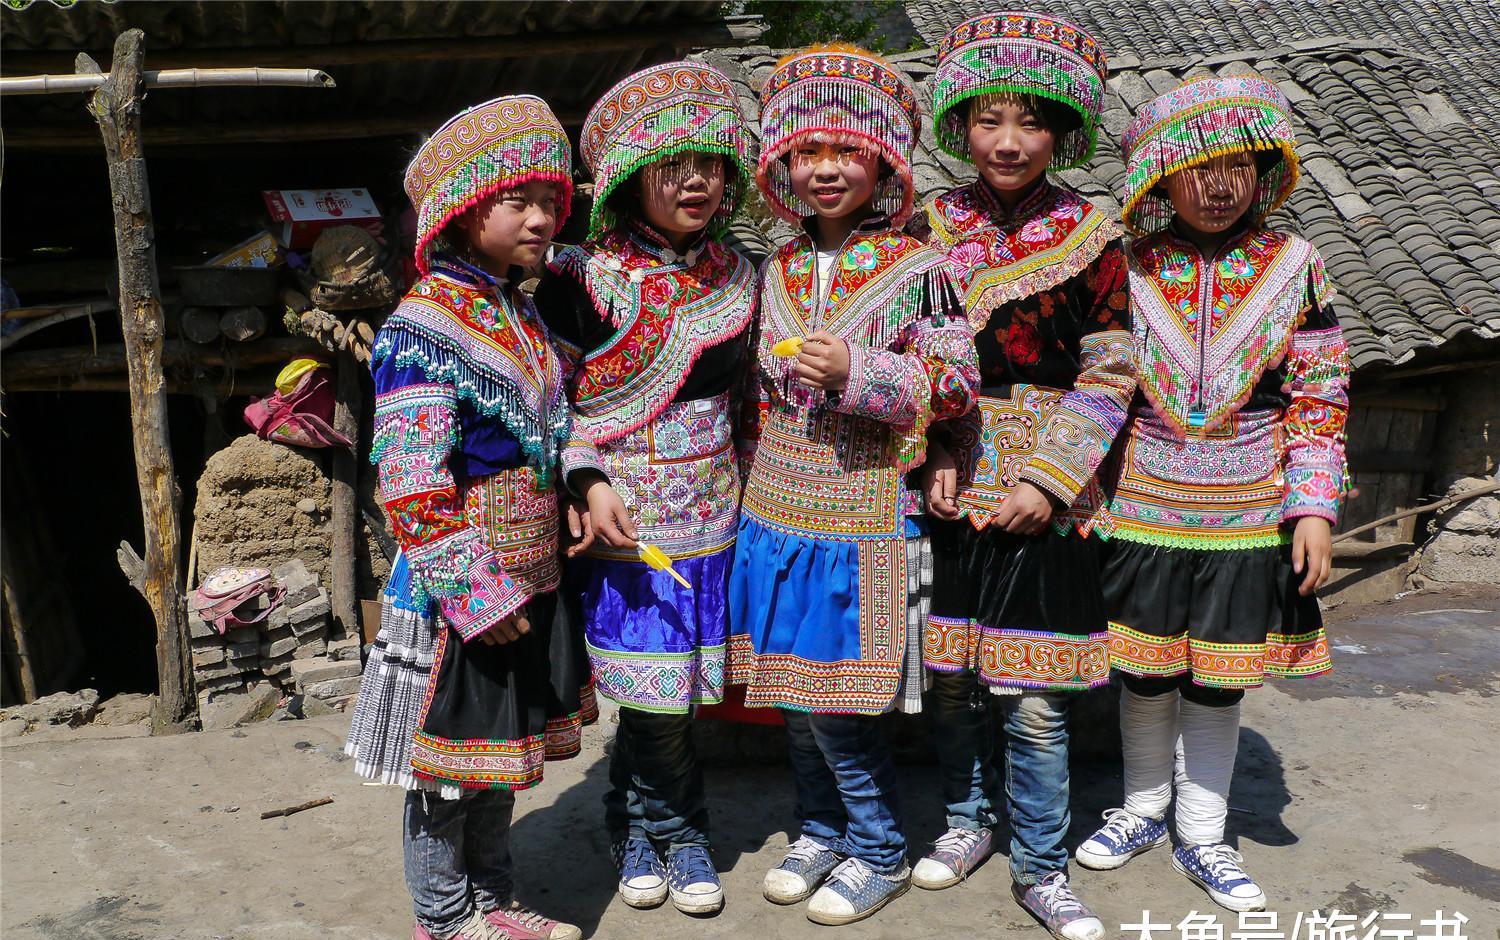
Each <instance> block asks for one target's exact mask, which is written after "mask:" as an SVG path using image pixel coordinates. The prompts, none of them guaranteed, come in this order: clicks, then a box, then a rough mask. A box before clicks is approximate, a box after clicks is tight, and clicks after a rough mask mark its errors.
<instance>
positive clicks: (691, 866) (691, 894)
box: [667, 845, 724, 914]
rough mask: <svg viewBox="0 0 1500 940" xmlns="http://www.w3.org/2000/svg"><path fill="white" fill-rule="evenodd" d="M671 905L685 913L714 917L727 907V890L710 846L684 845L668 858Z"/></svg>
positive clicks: (668, 885) (668, 884)
mask: <svg viewBox="0 0 1500 940" xmlns="http://www.w3.org/2000/svg"><path fill="white" fill-rule="evenodd" d="M667 887H668V888H669V889H670V891H671V895H672V906H673V907H675V908H677V909H678V910H679V911H682V912H683V913H684V914H715V913H718V911H719V910H720V909H722V908H723V907H724V887H723V885H721V884H719V873H718V872H717V871H715V870H714V862H713V859H711V858H709V856H708V847H707V846H702V845H685V846H683V847H682V848H680V849H678V850H677V851H675V852H673V853H672V855H671V857H670V858H668V859H667Z"/></svg>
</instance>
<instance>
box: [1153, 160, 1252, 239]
mask: <svg viewBox="0 0 1500 940" xmlns="http://www.w3.org/2000/svg"><path fill="white" fill-rule="evenodd" d="M1256 175H1257V173H1256V165H1255V155H1254V154H1252V153H1249V152H1247V151H1241V152H1239V153H1230V154H1225V155H1224V156H1222V157H1215V158H1214V159H1212V160H1210V161H1208V162H1207V163H1200V164H1198V165H1197V166H1191V167H1188V168H1187V169H1183V170H1178V171H1177V172H1176V173H1173V174H1172V175H1170V176H1168V177H1167V178H1166V179H1165V180H1164V181H1163V183H1164V185H1165V186H1166V188H1167V196H1168V197H1169V198H1170V199H1171V200H1172V208H1173V209H1175V210H1177V218H1178V219H1179V220H1180V221H1181V222H1182V223H1183V224H1184V225H1186V226H1188V227H1189V228H1191V229H1193V230H1195V231H1198V232H1202V233H1204V234H1207V235H1216V234H1218V233H1219V232H1223V231H1225V230H1226V229H1228V228H1229V227H1230V226H1232V225H1234V224H1235V223H1236V222H1238V221H1239V220H1240V219H1241V218H1242V217H1243V216H1244V215H1245V213H1246V212H1248V211H1250V203H1251V202H1252V201H1254V199H1255V180H1256Z"/></svg>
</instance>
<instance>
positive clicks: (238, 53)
mask: <svg viewBox="0 0 1500 940" xmlns="http://www.w3.org/2000/svg"><path fill="white" fill-rule="evenodd" d="M762 31H763V30H762V27H761V25H760V22H759V17H735V18H730V19H714V20H700V21H696V22H687V23H671V24H667V23H663V24H660V25H654V26H635V27H629V28H625V29H601V30H590V31H585V32H557V33H540V34H538V33H515V34H512V35H509V36H476V37H468V38H442V39H385V40H378V41H373V42H369V41H367V42H343V43H327V44H321V45H319V44H312V43H309V44H306V45H276V46H242V47H238V48H235V47H229V48H217V49H202V48H199V49H194V48H183V49H164V50H162V51H161V52H160V53H155V54H153V55H152V64H154V65H159V66H160V67H161V68H163V69H178V68H188V67H191V66H194V65H200V64H202V63H204V62H211V63H213V65H214V67H216V68H243V67H249V66H274V67H278V68H297V67H308V66H312V65H315V66H316V67H318V68H327V67H330V66H337V65H384V64H388V63H391V62H462V61H469V60H474V59H517V58H528V59H529V58H543V57H549V56H557V55H570V54H577V53H583V54H594V53H600V52H610V51H618V50H621V49H642V48H647V47H650V46H675V47H677V48H680V49H716V48H724V47H728V46H747V45H753V44H755V43H756V42H757V41H759V39H760V36H761V33H762ZM0 69H3V71H4V72H5V73H6V74H8V75H18V74H27V73H32V72H64V71H67V69H68V63H67V58H66V54H65V53H60V52H27V51H21V50H17V51H7V52H6V53H5V59H4V61H3V63H0Z"/></svg>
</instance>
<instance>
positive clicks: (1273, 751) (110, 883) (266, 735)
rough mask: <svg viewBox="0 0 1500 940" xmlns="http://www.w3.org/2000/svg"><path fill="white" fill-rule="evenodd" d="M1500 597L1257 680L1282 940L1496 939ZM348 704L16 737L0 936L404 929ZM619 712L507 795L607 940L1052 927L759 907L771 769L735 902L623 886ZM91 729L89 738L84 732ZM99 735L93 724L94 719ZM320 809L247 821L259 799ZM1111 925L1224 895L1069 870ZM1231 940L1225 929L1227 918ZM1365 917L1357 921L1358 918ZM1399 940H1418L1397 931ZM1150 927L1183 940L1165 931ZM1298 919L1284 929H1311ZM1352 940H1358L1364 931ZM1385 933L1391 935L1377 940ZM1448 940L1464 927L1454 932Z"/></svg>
mask: <svg viewBox="0 0 1500 940" xmlns="http://www.w3.org/2000/svg"><path fill="white" fill-rule="evenodd" d="M1497 612H1500V591H1495V590H1490V589H1470V590H1464V591H1450V592H1448V593H1445V594H1423V595H1415V596H1408V597H1406V598H1402V599H1400V600H1396V601H1392V602H1388V603H1384V604H1377V605H1366V606H1364V607H1359V608H1340V609H1338V610H1337V611H1335V612H1334V613H1333V614H1332V615H1331V616H1330V620H1331V621H1333V622H1332V624H1331V632H1332V635H1333V638H1334V642H1335V646H1334V650H1335V657H1336V660H1335V663H1336V672H1335V673H1334V674H1333V675H1332V676H1330V677H1327V678H1323V679H1319V680H1310V681H1305V682H1302V683H1300V684H1297V683H1280V684H1274V685H1271V686H1269V687H1267V688H1265V689H1263V690H1260V691H1258V692H1254V693H1252V694H1251V695H1250V696H1249V697H1248V699H1247V704H1246V707H1245V711H1244V727H1243V729H1242V731H1241V736H1240V755H1239V767H1238V773H1237V775H1236V780H1235V786H1234V790H1233V792H1232V794H1231V796H1230V806H1231V813H1230V831H1231V838H1232V839H1237V841H1238V845H1239V848H1240V850H1241V851H1242V852H1243V853H1244V855H1245V858H1246V864H1247V867H1248V868H1249V869H1250V871H1251V872H1252V873H1253V874H1254V875H1255V876H1257V878H1258V879H1259V880H1260V882H1261V884H1262V886H1263V887H1264V888H1265V890H1266V892H1267V894H1268V896H1269V897H1270V898H1271V899H1272V907H1273V909H1274V910H1276V911H1278V912H1279V914H1280V928H1279V929H1280V930H1281V932H1282V935H1285V936H1286V937H1287V938H1288V940H1290V937H1291V935H1292V932H1293V927H1294V923H1295V920H1296V918H1297V915H1298V914H1299V913H1300V914H1306V913H1309V912H1312V911H1314V910H1323V911H1325V912H1326V911H1328V910H1329V909H1334V908H1337V909H1339V910H1341V911H1345V912H1351V913H1354V914H1356V915H1358V916H1359V917H1360V918H1361V919H1363V918H1364V917H1365V915H1367V914H1369V913H1370V912H1372V911H1382V912H1384V913H1385V914H1386V915H1393V914H1402V913H1404V914H1409V915H1411V920H1410V921H1409V922H1396V921H1394V919H1391V918H1389V917H1388V918H1387V919H1386V920H1385V921H1384V923H1385V925H1386V927H1387V929H1398V930H1399V929H1407V930H1411V931H1412V932H1413V934H1414V935H1415V937H1414V940H1421V938H1422V937H1424V936H1432V928H1430V927H1428V928H1423V927H1420V926H1419V921H1420V920H1421V919H1422V918H1431V917H1432V916H1433V914H1434V911H1436V910H1438V909H1442V910H1443V911H1444V912H1448V913H1450V914H1451V912H1453V911H1460V912H1462V913H1463V914H1464V915H1466V916H1467V917H1468V918H1469V922H1468V924H1467V927H1466V928H1464V930H1463V931H1462V935H1463V936H1467V937H1471V938H1476V940H1494V938H1497V937H1500V790H1497V787H1496V780H1497V779H1500V707H1497V706H1500V697H1497V693H1500V613H1497ZM347 723H348V719H347V717H343V716H334V717H329V718H322V719H316V720H311V721H300V722H279V723H267V724H260V725H255V726H250V727H246V728H243V729H239V730H234V731H221V732H211V733H201V734H190V735H182V736H178V737H172V738H161V739H147V738H140V737H110V736H108V732H109V731H111V730H112V729H94V730H95V732H96V733H91V734H72V735H67V736H61V737H57V736H54V737H51V738H50V739H41V740H32V739H30V738H21V739H18V740H13V741H9V742H7V743H6V745H5V747H4V748H3V751H0V852H3V858H0V866H3V867H0V882H3V892H0V933H3V935H4V937H5V938H6V940H148V938H149V940H155V938H183V940H210V938H212V940H220V938H226V940H227V938H233V940H271V938H276V940H292V938H327V937H342V938H358V940H365V938H391V940H396V938H405V937H409V936H410V935H411V912H410V906H409V905H410V902H409V899H408V898H407V896H406V891H405V888H404V885H403V882H402V877H401V825H400V816H399V812H398V811H399V807H400V803H401V794H400V793H399V792H398V791H395V790H393V789H390V788H386V787H378V786H367V785H363V784H362V783H361V782H360V781H359V780H358V779H357V778H356V777H355V776H354V774H353V772H352V771H351V769H350V765H349V763H348V762H347V761H345V760H343V759H342V753H341V749H342V744H343V737H344V731H345V728H346V726H347ZM608 728H609V725H608V724H607V723H605V724H603V725H602V726H600V727H597V728H594V729H590V731H589V732H588V733H587V734H586V740H585V749H584V752H583V754H582V755H581V756H580V757H579V758H578V759H576V760H572V761H568V762H564V763H557V764H552V765H549V767H548V769H547V779H546V781H545V783H544V784H543V785H542V786H541V787H539V788H537V789H535V790H532V791H530V792H527V793H525V794H523V795H521V797H520V799H519V805H518V812H517V821H516V824H515V835H514V841H515V845H516V846H517V862H518V866H519V872H518V877H519V881H520V893H521V896H522V898H523V899H525V900H527V901H528V902H530V903H531V904H533V905H534V906H536V907H538V908H541V909H543V910H545V911H547V912H548V913H550V914H552V915H554V916H558V917H562V918H565V919H568V920H571V921H573V922H576V923H579V924H581V925H582V926H583V927H584V930H585V933H586V934H587V935H589V936H594V937H602V938H648V937H649V938H662V940H675V938H700V937H704V938H709V937H755V938H757V940H782V938H803V937H814V936H832V935H834V933H837V934H838V935H839V936H841V937H847V938H850V940H860V938H887V937H888V938H913V937H917V938H926V937H947V936H955V935H958V936H968V935H984V936H1007V937H1009V936H1014V937H1017V938H1033V940H1037V938H1041V940H1044V938H1045V937H1046V934H1045V933H1044V932H1043V931H1042V930H1041V928H1039V927H1037V926H1035V925H1034V924H1033V923H1032V921H1031V920H1030V919H1029V918H1028V917H1027V916H1026V915H1025V914H1024V913H1022V912H1021V911H1020V910H1019V909H1018V908H1017V907H1016V906H1015V905H1014V903H1013V902H1012V901H1011V900H1010V897H1009V892H1008V890H1007V889H1008V877H1007V874H1006V866H1005V860H1004V859H1003V858H1000V857H997V858H995V859H993V860H991V861H990V862H989V863H988V864H986V865H985V866H984V867H982V868H981V869H980V870H979V871H978V872H976V873H975V875H974V876H973V877H972V878H970V879H969V880H968V881H967V882H966V883H964V884H962V885H960V886H958V887H956V888H952V889H950V890H948V891H944V892H938V893H928V892H923V891H919V890H916V889H913V890H912V891H911V892H910V893H909V894H908V895H907V896H905V897H904V898H901V899H900V900H898V901H897V902H895V903H894V904H892V905H891V906H890V907H889V908H887V909H886V910H885V911H884V912H882V913H880V914H879V915H877V916H876V917H875V918H874V919H873V920H871V921H868V922H866V923H865V924H861V925H856V926H852V927H847V928H842V929H837V930H832V929H830V928H818V927H815V926H813V925H812V924H810V923H809V922H808V921H807V920H806V919H805V917H804V914H803V911H802V910H801V909H800V908H798V907H791V908H779V907H775V906H773V905H771V904H769V903H767V902H766V901H764V900H763V899H762V898H761V897H760V887H759V886H760V879H761V876H762V873H763V871H764V870H765V869H766V868H767V867H768V866H770V865H773V864H775V862H776V861H778V860H779V858H780V851H781V849H782V848H783V847H784V846H785V844H786V842H787V836H788V834H789V827H791V826H792V825H793V819H792V798H791V788H790V785H789V782H788V779H787V774H786V771H785V769H784V768H782V767H779V766H759V767H749V768H746V767H724V768H714V769H711V770H710V772H709V775H708V782H709V795H710V799H711V808H712V812H713V814H714V826H715V857H716V860H717V862H718V865H719V868H720V869H721V871H723V872H724V883H725V889H726V892H727V895H728V905H727V907H726V909H725V910H724V912H723V913H722V914H721V915H720V916H718V917H715V918H711V919H704V920H694V919H690V918H688V917H686V916H683V915H681V914H678V913H677V912H676V911H674V910H672V909H671V908H670V907H665V908H662V909H658V910H655V911H648V912H636V911H632V910H631V909H629V908H627V907H625V906H624V905H623V904H622V903H620V902H619V901H618V900H617V898H616V897H615V895H614V890H613V889H614V885H613V881H614V878H613V870H612V868H611V866H610V862H609V858H608V851H607V849H608V846H607V845H606V840H605V836H604V832H603V829H602V827H601V825H600V795H601V793H602V792H603V789H604V786H605V778H606V772H605V771H606V760H605V755H604V744H605V740H606V737H607V735H608ZM85 730H88V729H85ZM101 732H102V733H103V734H102V735H101ZM902 778H903V779H902V783H903V785H904V788H905V789H904V793H905V801H906V806H907V811H908V829H909V834H910V837H911V839H912V842H913V845H914V848H916V849H920V848H921V847H922V845H923V844H924V843H925V842H926V841H927V840H929V839H931V838H932V837H933V836H934V835H936V834H937V831H938V829H939V827H940V825H941V823H942V813H941V806H940V805H939V801H938V797H937V793H936V790H935V776H934V772H933V768H932V767H931V766H921V765H915V766H907V767H903V768H902ZM323 796H331V797H333V799H334V802H333V803H332V804H330V805H326V806H322V807H319V808H317V809H313V810H309V811H307V812H304V813H301V814H298V815H295V816H292V817H290V818H285V819H270V820H265V821H262V820H261V819H260V818H259V817H260V813H261V812H262V811H264V810H267V809H272V808H277V807H284V806H288V805H292V804H298V803H302V802H305V801H307V800H310V799H314V798H317V797H323ZM1119 801H1120V771H1119V767H1118V766H1117V765H1112V764H1097V763H1096V764H1089V765H1082V766H1078V767H1076V768H1075V771H1074V792H1073V809H1074V817H1073V830H1072V833H1071V836H1070V846H1071V845H1075V844H1076V843H1077V842H1078V841H1079V840H1081V839H1082V838H1084V837H1085V836H1086V835H1087V834H1088V833H1089V832H1090V831H1092V829H1093V827H1094V825H1095V823H1096V821H1097V820H1098V816H1099V813H1100V811H1102V810H1104V809H1106V808H1107V807H1110V806H1115V805H1118V804H1119ZM1074 878H1075V884H1076V886H1077V888H1078V890H1079V892H1080V893H1081V894H1082V895H1083V897H1084V898H1085V899H1087V900H1088V901H1090V902H1091V903H1092V904H1093V906H1094V907H1095V909H1096V910H1097V912H1098V913H1099V914H1100V916H1101V917H1103V918H1104V920H1105V923H1106V924H1107V925H1108V926H1109V927H1110V935H1111V936H1124V937H1130V938H1132V940H1134V938H1138V937H1139V936H1140V931H1139V930H1133V931H1124V930H1121V929H1120V928H1121V925H1123V924H1134V923H1140V922H1141V915H1142V911H1143V910H1145V909H1149V910H1150V912H1151V917H1150V919H1151V920H1152V921H1155V922H1158V923H1167V922H1170V923H1171V924H1173V925H1176V924H1178V923H1179V922H1180V921H1181V920H1182V918H1183V917H1184V915H1186V914H1188V913H1189V912H1191V911H1199V912H1212V911H1217V909H1216V908H1214V906H1213V905H1212V904H1211V903H1210V902H1209V901H1208V900H1207V898H1206V897H1205V896H1204V895H1203V894H1202V893H1201V892H1200V891H1199V890H1198V889H1197V888H1195V887H1193V886H1192V885H1190V884H1189V883H1187V882H1186V881H1185V880H1183V879H1182V878H1181V877H1180V876H1178V875H1176V874H1175V873H1174V872H1173V871H1172V869H1171V866H1170V860H1169V856H1168V853H1167V852H1165V851H1161V850H1158V851H1155V852H1152V853H1149V854H1147V855H1145V856H1143V857H1142V858H1140V859H1137V860H1136V861H1135V862H1133V863H1132V864H1131V865H1130V866H1129V867H1127V868H1125V869H1123V870H1121V871H1118V872H1113V873H1095V872H1088V871H1083V870H1078V869H1075V871H1074ZM1220 914H1221V916H1220V919H1219V923H1221V924H1223V925H1224V928H1225V934H1224V936H1229V935H1230V934H1231V933H1232V932H1233V931H1234V930H1235V928H1236V926H1237V923H1236V921H1235V919H1234V916H1233V915H1230V914H1227V913H1223V912H1220ZM1366 929H1369V928H1366ZM1413 934H1408V935H1407V937H1408V938H1412V936H1413ZM1156 936H1157V937H1159V938H1167V937H1171V938H1176V937H1179V936H1183V934H1182V933H1181V932H1179V931H1178V929H1177V928H1176V927H1175V926H1174V927H1173V928H1171V929H1169V930H1167V931H1165V932H1162V931H1158V932H1157V933H1156ZM1307 936H1308V933H1307V931H1306V927H1305V925H1303V930H1302V932H1301V933H1300V934H1298V940H1301V938H1302V937H1307ZM1364 936H1367V934H1366V933H1365V932H1364V930H1361V931H1360V932H1359V933H1357V934H1353V935H1351V936H1350V937H1349V940H1355V937H1364ZM1369 936H1392V937H1396V936H1399V934H1383V935H1376V934H1369ZM1448 936H1449V937H1454V936H1456V935H1455V934H1452V933H1449V934H1448Z"/></svg>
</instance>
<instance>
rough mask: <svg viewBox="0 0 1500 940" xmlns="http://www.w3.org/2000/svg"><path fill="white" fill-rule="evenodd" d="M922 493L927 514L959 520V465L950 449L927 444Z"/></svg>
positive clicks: (935, 444)
mask: <svg viewBox="0 0 1500 940" xmlns="http://www.w3.org/2000/svg"><path fill="white" fill-rule="evenodd" d="M922 492H923V493H925V494H926V495H927V512H928V514H930V515H933V516H936V517H937V518H939V519H957V518H958V465H957V464H956V463H954V461H953V455H952V454H950V453H949V452H948V448H946V447H944V446H943V445H941V444H939V443H936V442H935V441H928V442H927V462H926V463H924V464H923V465H922Z"/></svg>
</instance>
